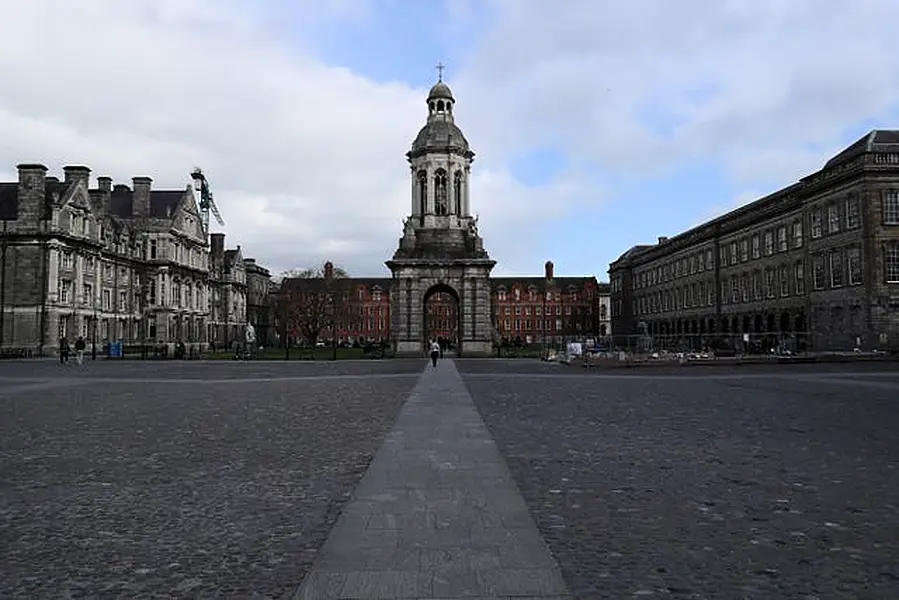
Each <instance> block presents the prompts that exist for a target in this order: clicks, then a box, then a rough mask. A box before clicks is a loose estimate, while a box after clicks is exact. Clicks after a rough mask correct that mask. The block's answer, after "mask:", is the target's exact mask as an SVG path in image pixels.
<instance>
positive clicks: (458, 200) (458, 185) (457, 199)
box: [453, 171, 462, 215]
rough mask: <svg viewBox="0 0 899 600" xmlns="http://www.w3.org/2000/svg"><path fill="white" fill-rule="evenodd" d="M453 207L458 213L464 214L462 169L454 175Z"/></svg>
mask: <svg viewBox="0 0 899 600" xmlns="http://www.w3.org/2000/svg"><path fill="white" fill-rule="evenodd" d="M453 207H454V208H455V212H456V213H458V214H460V215H461V214H462V171H456V173H455V175H453Z"/></svg>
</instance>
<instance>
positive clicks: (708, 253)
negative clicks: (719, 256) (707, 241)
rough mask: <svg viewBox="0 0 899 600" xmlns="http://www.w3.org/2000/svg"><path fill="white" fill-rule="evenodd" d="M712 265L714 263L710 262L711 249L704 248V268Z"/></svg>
mask: <svg viewBox="0 0 899 600" xmlns="http://www.w3.org/2000/svg"><path fill="white" fill-rule="evenodd" d="M712 267H714V263H713V262H712V251H711V250H706V251H705V268H706V269H711V268H712Z"/></svg>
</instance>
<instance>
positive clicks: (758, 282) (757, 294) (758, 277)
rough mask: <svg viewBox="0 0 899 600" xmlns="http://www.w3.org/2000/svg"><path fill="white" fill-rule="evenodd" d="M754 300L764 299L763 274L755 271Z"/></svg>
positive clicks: (753, 275) (753, 282)
mask: <svg viewBox="0 0 899 600" xmlns="http://www.w3.org/2000/svg"><path fill="white" fill-rule="evenodd" d="M752 299H753V300H761V299H762V272H761V271H755V272H754V273H753V274H752Z"/></svg>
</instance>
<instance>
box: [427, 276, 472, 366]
mask: <svg viewBox="0 0 899 600" xmlns="http://www.w3.org/2000/svg"><path fill="white" fill-rule="evenodd" d="M422 304H423V307H422V315H423V317H424V323H423V325H424V326H423V327H422V332H423V333H424V339H423V342H424V343H425V344H428V343H430V342H431V341H432V340H435V339H436V340H437V341H439V342H440V343H441V346H443V347H445V348H446V349H448V350H456V349H457V348H458V347H459V341H460V339H461V336H460V317H461V314H462V311H461V302H460V299H459V294H458V292H456V290H455V289H453V287H452V286H449V285H447V284H445V283H438V284H436V285H433V286H431V287H430V288H429V289H428V290H427V291H426V292H425V293H424V296H423V298H422Z"/></svg>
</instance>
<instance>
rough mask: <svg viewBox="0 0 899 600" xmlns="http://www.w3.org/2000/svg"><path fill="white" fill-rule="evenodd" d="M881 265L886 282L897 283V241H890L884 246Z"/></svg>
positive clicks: (898, 257)
mask: <svg viewBox="0 0 899 600" xmlns="http://www.w3.org/2000/svg"><path fill="white" fill-rule="evenodd" d="M883 266H884V274H885V275H886V280H887V283H899V242H890V243H889V244H887V246H886V248H884V253H883Z"/></svg>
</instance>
